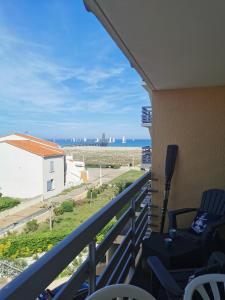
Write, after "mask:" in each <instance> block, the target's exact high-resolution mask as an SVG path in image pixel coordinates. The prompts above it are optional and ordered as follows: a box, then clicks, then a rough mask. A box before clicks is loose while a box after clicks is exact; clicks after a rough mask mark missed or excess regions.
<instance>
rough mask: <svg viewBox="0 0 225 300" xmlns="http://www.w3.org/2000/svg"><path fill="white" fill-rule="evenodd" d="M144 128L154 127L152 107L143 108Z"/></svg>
mask: <svg viewBox="0 0 225 300" xmlns="http://www.w3.org/2000/svg"><path fill="white" fill-rule="evenodd" d="M141 120H142V126H144V127H150V126H151V125H152V107H151V106H142V115H141Z"/></svg>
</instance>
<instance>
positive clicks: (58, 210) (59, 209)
mask: <svg viewBox="0 0 225 300" xmlns="http://www.w3.org/2000/svg"><path fill="white" fill-rule="evenodd" d="M53 212H54V214H55V215H56V216H61V215H62V214H63V213H64V210H63V207H61V206H58V207H55V208H54V209H53Z"/></svg>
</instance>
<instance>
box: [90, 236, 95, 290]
mask: <svg viewBox="0 0 225 300" xmlns="http://www.w3.org/2000/svg"><path fill="white" fill-rule="evenodd" d="M88 273H89V276H88V278H89V294H92V293H94V291H95V287H96V242H95V239H93V240H92V241H91V242H90V243H89V272H88Z"/></svg>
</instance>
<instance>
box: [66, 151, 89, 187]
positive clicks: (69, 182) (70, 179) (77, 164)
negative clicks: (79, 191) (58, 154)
mask: <svg viewBox="0 0 225 300" xmlns="http://www.w3.org/2000/svg"><path fill="white" fill-rule="evenodd" d="M87 180H88V173H87V171H86V170H85V164H84V162H82V161H75V160H74V159H73V157H72V156H70V155H67V156H66V188H69V187H72V186H75V185H79V184H81V183H83V182H87Z"/></svg>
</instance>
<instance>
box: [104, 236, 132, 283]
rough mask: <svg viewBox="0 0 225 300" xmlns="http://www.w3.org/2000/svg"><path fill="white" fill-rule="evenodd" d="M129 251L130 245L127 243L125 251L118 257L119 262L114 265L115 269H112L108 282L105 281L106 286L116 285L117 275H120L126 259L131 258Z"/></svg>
mask: <svg viewBox="0 0 225 300" xmlns="http://www.w3.org/2000/svg"><path fill="white" fill-rule="evenodd" d="M131 249H132V243H131V242H129V244H128V246H127V248H126V250H125V251H124V252H123V254H122V256H121V257H120V260H119V261H118V263H117V264H116V267H115V268H114V270H113V272H112V274H111V276H110V277H109V280H108V281H107V283H106V285H110V284H114V283H116V281H117V279H118V277H119V275H120V274H121V270H122V269H123V267H124V266H125V264H126V262H127V259H128V257H129V256H131V254H130V253H131Z"/></svg>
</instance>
